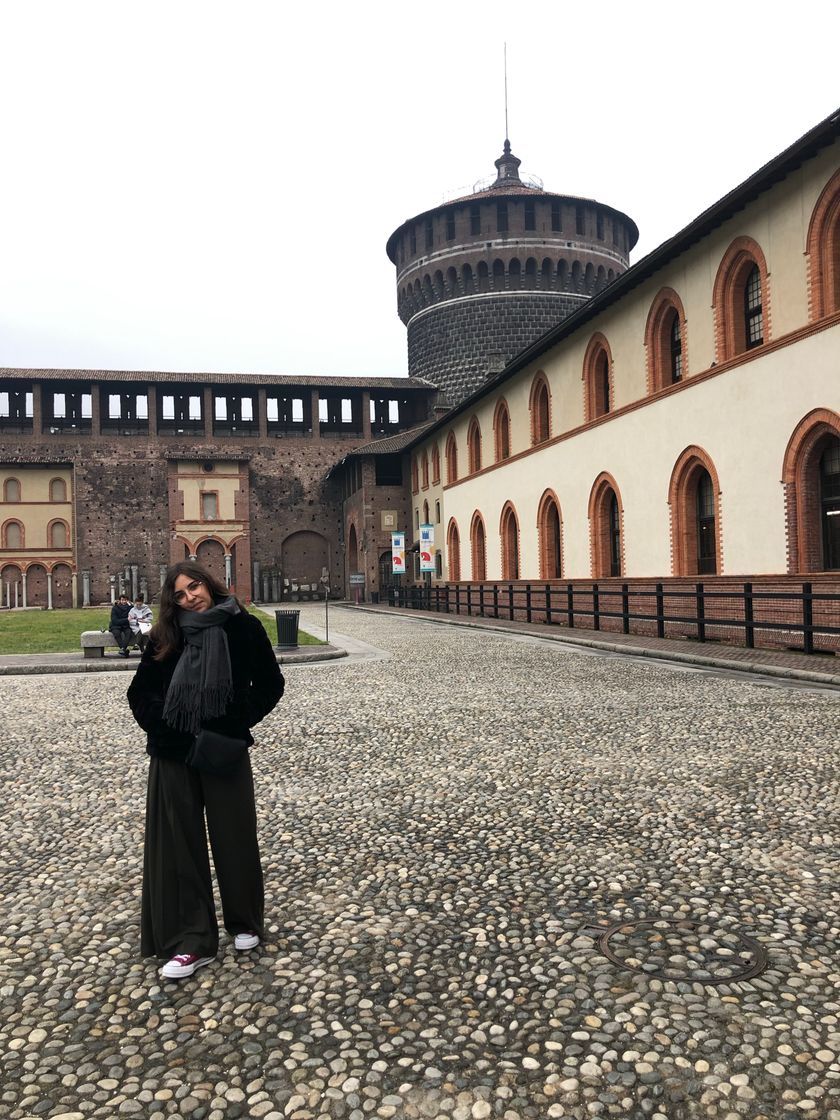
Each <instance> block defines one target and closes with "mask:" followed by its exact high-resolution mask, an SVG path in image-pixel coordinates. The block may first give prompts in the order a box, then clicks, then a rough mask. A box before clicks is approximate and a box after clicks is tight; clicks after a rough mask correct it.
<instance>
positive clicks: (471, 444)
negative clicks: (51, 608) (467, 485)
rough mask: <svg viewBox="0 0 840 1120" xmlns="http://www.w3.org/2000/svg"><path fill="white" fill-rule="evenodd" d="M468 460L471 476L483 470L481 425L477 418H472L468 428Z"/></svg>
mask: <svg viewBox="0 0 840 1120" xmlns="http://www.w3.org/2000/svg"><path fill="white" fill-rule="evenodd" d="M467 460H468V467H469V472H470V474H476V473H477V472H478V471H480V470H481V425H480V424H479V422H478V418H477V417H476V416H472V417H470V422H469V425H468V427H467Z"/></svg>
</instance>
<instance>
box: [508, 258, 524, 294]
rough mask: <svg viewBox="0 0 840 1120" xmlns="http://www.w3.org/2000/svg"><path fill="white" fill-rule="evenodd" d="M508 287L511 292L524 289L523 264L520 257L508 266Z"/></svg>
mask: <svg viewBox="0 0 840 1120" xmlns="http://www.w3.org/2000/svg"><path fill="white" fill-rule="evenodd" d="M508 287H509V288H510V289H511V291H517V290H518V289H519V288H521V287H522V264H521V262H520V260H519V258H518V257H514V258H513V260H512V261H511V262H510V263H509V264H508Z"/></svg>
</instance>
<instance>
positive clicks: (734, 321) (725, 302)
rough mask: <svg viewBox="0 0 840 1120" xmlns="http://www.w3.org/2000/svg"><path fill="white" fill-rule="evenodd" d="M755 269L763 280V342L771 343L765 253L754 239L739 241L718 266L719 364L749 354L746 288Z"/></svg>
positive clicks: (715, 293) (714, 304)
mask: <svg viewBox="0 0 840 1120" xmlns="http://www.w3.org/2000/svg"><path fill="white" fill-rule="evenodd" d="M753 265H758V273H759V276H760V278H761V308H762V315H763V321H764V342H768V341H769V340H770V286H769V283H768V276H769V274H768V272H767V261H766V260H765V258H764V252H763V251H762V248H761V246H760V245H759V244H758V242H757V241H755V240H753V238H752V237H736V238H735V240H734V241H733V242H732V244H731V245H730V246H729V248H728V249H727V250H726V252H725V253H724V254H723V259H722V260H721V262H720V265H719V266H718V270H717V275H716V276H715V284H714V289H713V291H712V307H713V310H714V321H715V356H716V358H717V360H718V361H719V362H725V361H726V360H727V359H728V358H734V357H735V356H736V355H738V354H743V353H745V352H746V350H747V342H746V336H745V330H744V311H743V299H744V285H745V283H746V279H747V276H748V275H749V274H750V272H751V271H752V268H753Z"/></svg>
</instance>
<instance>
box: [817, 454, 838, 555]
mask: <svg viewBox="0 0 840 1120" xmlns="http://www.w3.org/2000/svg"><path fill="white" fill-rule="evenodd" d="M820 531H821V536H822V545H823V549H822V551H823V558H822V559H823V568H824V569H825V570H826V571H832V572H833V571H837V569H838V568H840V439H838V438H837V436H835V437H834V439H830V440H828V442H827V443H826V445H825V450H824V451H823V453H822V455H821V456H820Z"/></svg>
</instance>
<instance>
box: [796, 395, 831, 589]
mask: <svg viewBox="0 0 840 1120" xmlns="http://www.w3.org/2000/svg"><path fill="white" fill-rule="evenodd" d="M838 439H840V414H838V413H836V412H833V411H832V410H831V409H828V408H817V409H814V411H813V412H809V413H808V415H807V416H805V417H803V419H802V420H800V422H799V423H798V424H797V426H796V428H795V430H794V432H793V435H792V436H791V437H790V441H789V442H788V445H787V449H786V451H785V458H784V463H783V467H782V484H783V486H784V492H785V528H786V532H787V553H788V572H790V573H791V574H793V573H798V572H821V571H834V570H836V569H835V568H834V567H833V564H834V559H833V557H832V555H831V551H832V550H831V545H832V541H831V539H830V534H831V533H832V532H833V524H834V521H835V520H837V521H840V513H837V514H834V515H833V516H831V520H830V521H829V515H831V514H833V510H832V509H830V508H829V507H830V506H831V505H832V495H831V493H828V492H827V489H828V488H827V486H826V482H827V481H828V480H830V478H831V477H836V476H833V475H832V471H831V468H830V466H827V464H828V463H829V460H832V461H833V459H834V455H835V452H836V449H837V442H836V441H837V440H838ZM835 485H836V486H838V487H840V478H838V481H837V483H836V484H835ZM837 508H838V509H840V501H837ZM827 562H828V563H830V564H831V565H832V567H829V568H826V563H827Z"/></svg>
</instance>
